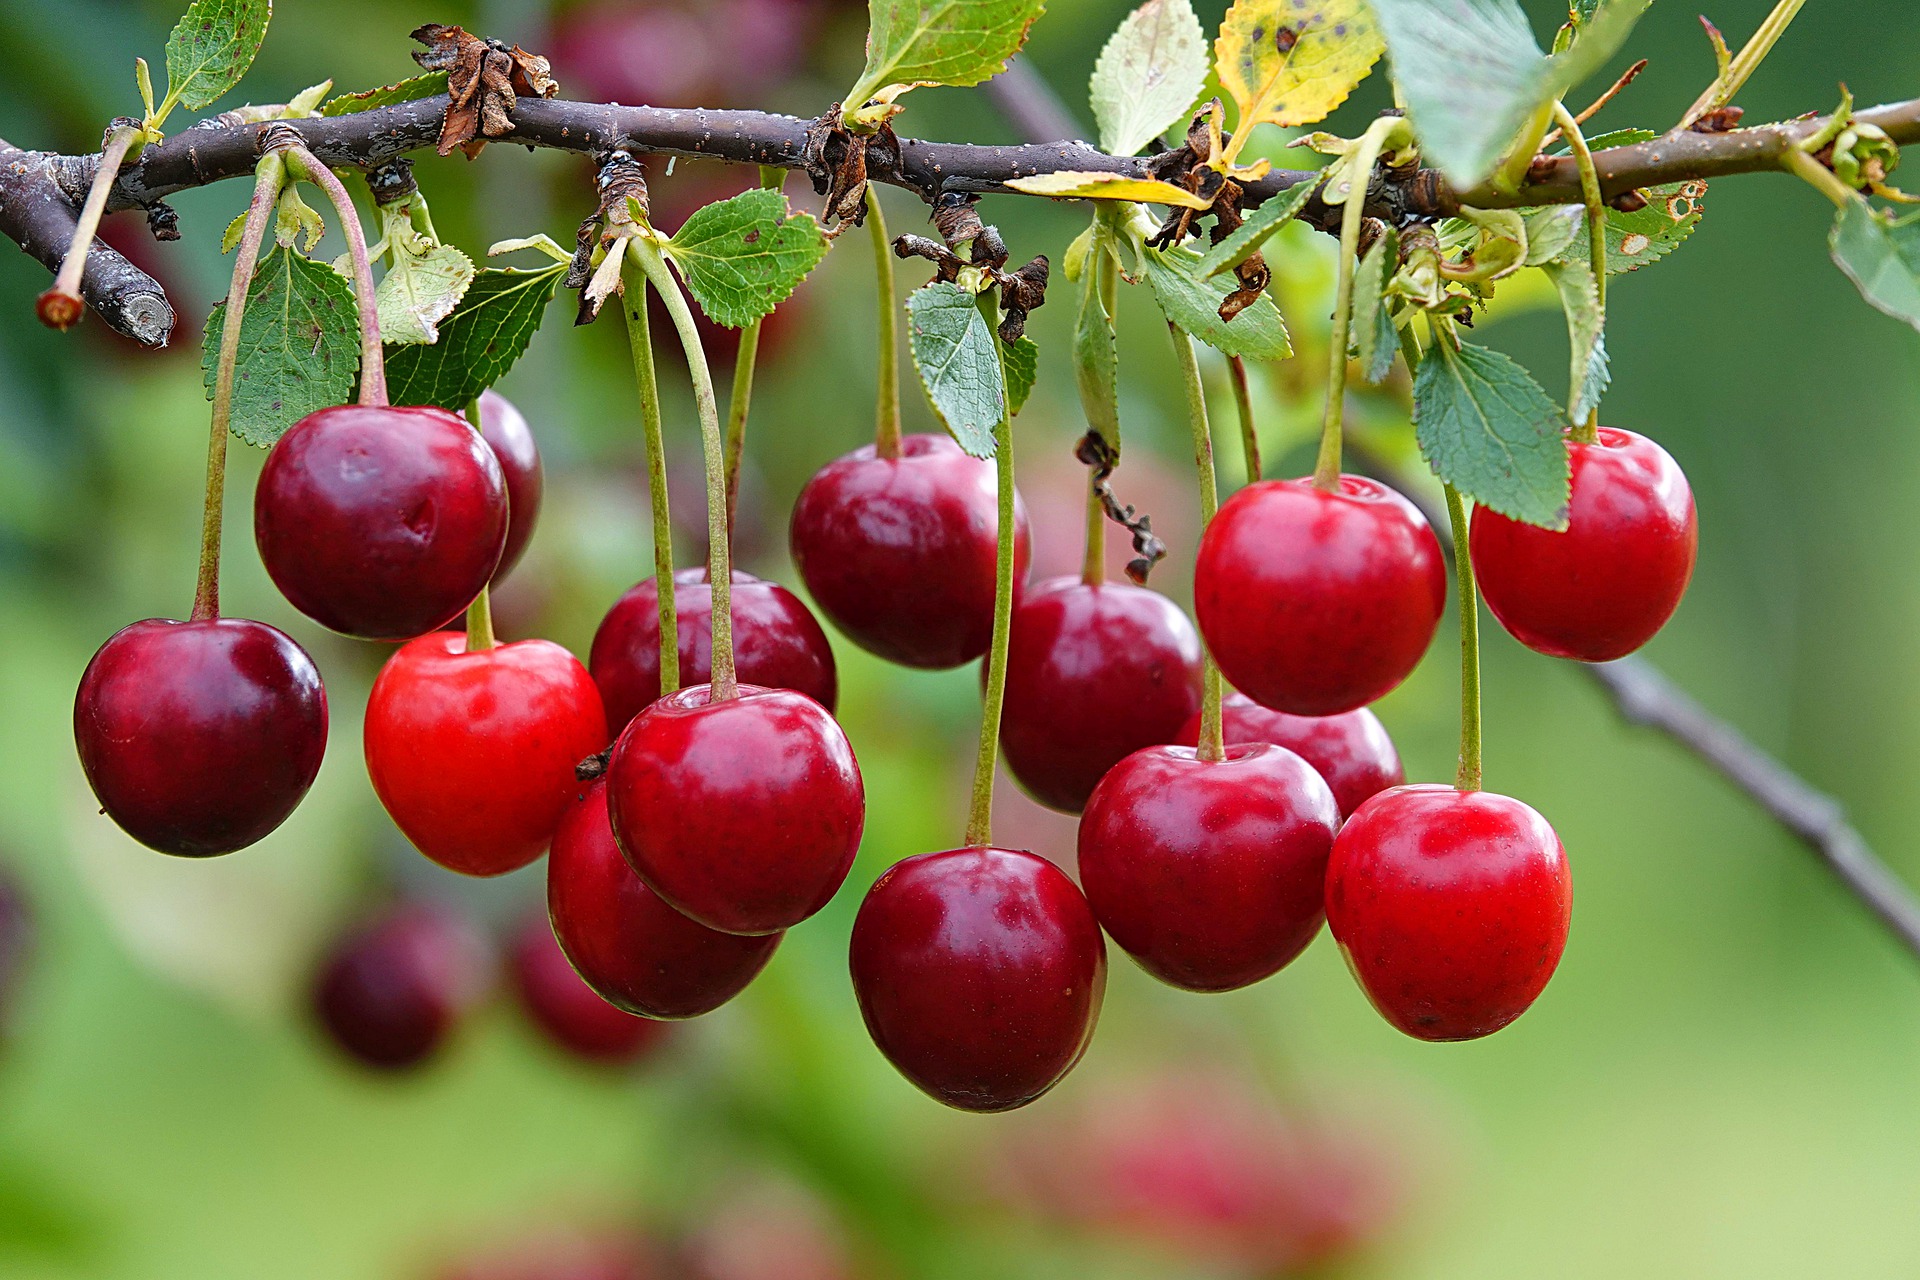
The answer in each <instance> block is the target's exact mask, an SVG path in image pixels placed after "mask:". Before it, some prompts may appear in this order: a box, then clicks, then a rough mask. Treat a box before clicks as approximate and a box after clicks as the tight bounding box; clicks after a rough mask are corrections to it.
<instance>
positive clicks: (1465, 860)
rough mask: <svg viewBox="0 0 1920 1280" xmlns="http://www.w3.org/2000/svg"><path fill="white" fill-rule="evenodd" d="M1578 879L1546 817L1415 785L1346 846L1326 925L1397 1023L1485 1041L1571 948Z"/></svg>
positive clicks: (1360, 816) (1366, 816) (1502, 801)
mask: <svg viewBox="0 0 1920 1280" xmlns="http://www.w3.org/2000/svg"><path fill="white" fill-rule="evenodd" d="M1572 916H1573V878H1572V874H1571V873H1570V872H1569V871H1568V869H1567V852H1566V850H1565V849H1563V848H1562V847H1561V846H1560V837H1558V836H1556V835H1555V834H1554V833H1553V828H1552V827H1550V826H1548V825H1547V820H1546V819H1545V818H1543V817H1541V816H1540V815H1539V814H1537V813H1535V812H1534V811H1533V810H1532V809H1530V808H1528V807H1527V806H1526V805H1524V804H1522V803H1520V801H1518V800H1514V799H1511V798H1509V797H1507V796H1502V795H1495V794H1493V793H1492V792H1487V791H1459V790H1456V789H1454V788H1453V787H1443V786H1430V785H1429V786H1412V787H1395V788H1393V789H1392V790H1391V791H1382V792H1381V793H1380V794H1379V795H1377V796H1375V797H1374V798H1373V799H1371V800H1369V801H1367V802H1366V803H1365V804H1363V805H1361V806H1360V809H1359V811H1358V812H1357V813H1355V814H1354V815H1353V817H1351V818H1349V819H1348V820H1347V825H1346V826H1344V827H1342V828H1341V829H1340V835H1339V837H1338V838H1337V839H1336V840H1335V841H1334V844H1333V859H1332V861H1331V863H1330V864H1329V865H1328V868H1327V923H1328V925H1329V926H1330V927H1331V928H1332V930H1333V936H1334V939H1335V940H1336V941H1337V942H1339V944H1340V950H1341V951H1342V952H1344V953H1345V954H1346V957H1347V967H1348V968H1350V969H1352V970H1353V975H1354V977H1355V978H1357V979H1359V982H1360V986H1361V988H1362V989H1364V990H1365V991H1366V993H1367V998H1368V999H1370V1000H1372V1001H1373V1006H1374V1008H1376V1009H1378V1010H1379V1011H1380V1015H1381V1016H1382V1017H1384V1018H1385V1019H1386V1020H1387V1021H1388V1022H1391V1023H1392V1024H1393V1025H1394V1026H1396V1027H1398V1028H1399V1029H1400V1030H1402V1031H1404V1032H1406V1033H1407V1034H1408V1035H1410V1036H1414V1037H1416V1038H1418V1039H1421V1040H1472V1039H1475V1038H1477V1037H1479V1036H1484V1035H1491V1034H1492V1033H1493V1032H1495V1031H1498V1030H1499V1029H1500V1028H1502V1027H1504V1026H1506V1025H1507V1024H1508V1023H1509V1022H1512V1021H1513V1020H1514V1019H1515V1018H1517V1017H1519V1016H1520V1015H1521V1014H1523V1013H1525V1012H1526V1010H1527V1006H1528V1005H1530V1004H1532V1003H1533V1001H1534V998H1535V997H1536V996H1538V995H1539V994H1540V992H1541V990H1542V989H1543V988H1544V987H1545V986H1546V985H1547V979H1549V978H1551V977H1552V976H1553V970H1554V966H1555V965H1557V964H1559V963H1560V953H1561V951H1562V950H1564V949H1565V948H1566V945H1567V926H1568V923H1569V922H1570V921H1571V919H1572Z"/></svg>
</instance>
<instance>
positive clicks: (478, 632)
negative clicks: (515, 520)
mask: <svg viewBox="0 0 1920 1280" xmlns="http://www.w3.org/2000/svg"><path fill="white" fill-rule="evenodd" d="M467 425H468V426H470V427H472V428H473V429H474V430H475V431H479V430H480V397H479V396H475V397H474V398H473V399H472V400H470V401H468V402H467ZM483 438H484V437H483ZM508 515H512V512H511V511H509V512H508ZM493 646H494V639H493V594H492V592H491V591H490V590H489V589H488V588H486V587H484V586H483V587H481V588H480V594H479V595H477V596H475V597H474V598H473V603H472V604H470V605H468V606H467V652H468V653H485V652H486V651H487V650H488V649H491V648H493Z"/></svg>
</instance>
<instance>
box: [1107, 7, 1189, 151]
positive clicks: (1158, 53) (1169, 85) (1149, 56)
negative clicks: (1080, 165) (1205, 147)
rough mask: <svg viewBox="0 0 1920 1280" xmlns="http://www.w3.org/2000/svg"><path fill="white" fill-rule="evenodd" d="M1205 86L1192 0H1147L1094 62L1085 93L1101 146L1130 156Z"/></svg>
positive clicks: (1183, 113) (1181, 117)
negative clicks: (1087, 95) (1088, 99)
mask: <svg viewBox="0 0 1920 1280" xmlns="http://www.w3.org/2000/svg"><path fill="white" fill-rule="evenodd" d="M1206 87H1207V37H1206V33H1205V32H1203V31H1202V30H1201V29H1200V19H1198V18H1196V17H1194V16H1193V4H1192V3H1191V0H1147V2H1146V3H1145V4H1143V5H1141V6H1140V7H1139V8H1138V9H1135V10H1134V11H1133V12H1132V13H1130V14H1128V15H1127V18H1126V21H1124V22H1122V23H1121V24H1120V29H1119V30H1117V31H1115V32H1114V33H1113V38H1112V39H1110V40H1108V41H1107V45H1106V48H1104V49H1102V50H1101V51H1100V60H1099V61H1098V62H1096V63H1094V64H1093V81H1092V83H1091V85H1090V86H1089V93H1090V97H1091V99H1092V104H1093V118H1094V120H1095V121H1097V122H1098V123H1099V125H1100V148H1101V150H1103V151H1108V152H1111V153H1112V154H1114V155H1117V156H1130V155H1133V154H1134V153H1135V152H1137V151H1139V150H1140V148H1142V147H1144V146H1146V145H1147V144H1148V143H1149V142H1152V141H1154V140H1156V139H1157V138H1159V136H1160V135H1161V134H1163V133H1165V132H1166V131H1167V130H1168V129H1170V128H1172V127H1173V126H1174V125H1176V124H1184V123H1185V122H1186V118H1187V113H1188V112H1189V111H1191V110H1192V109H1193V104H1194V103H1195V102H1197V101H1199V99H1200V95H1201V93H1203V92H1204V91H1205V90H1206Z"/></svg>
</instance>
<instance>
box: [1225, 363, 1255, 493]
mask: <svg viewBox="0 0 1920 1280" xmlns="http://www.w3.org/2000/svg"><path fill="white" fill-rule="evenodd" d="M1227 370H1228V371H1229V372H1230V373H1231V374H1232V375H1233V406H1234V408H1235V409H1237V410H1239V412H1240V454H1241V457H1242V458H1244V459H1245V460H1246V468H1247V483H1248V484H1252V483H1253V482H1254V481H1256V480H1258V479H1259V478H1260V433H1259V432H1258V431H1256V430H1255V429H1254V425H1253V393H1252V391H1251V390H1249V389H1248V387H1247V362H1246V361H1245V360H1242V359H1241V358H1240V357H1239V356H1228V357H1227Z"/></svg>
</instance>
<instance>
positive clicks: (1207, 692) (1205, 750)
mask: <svg viewBox="0 0 1920 1280" xmlns="http://www.w3.org/2000/svg"><path fill="white" fill-rule="evenodd" d="M1167 332H1168V333H1169V334H1171V335H1172V336H1173V354H1174V357H1175V359H1176V360H1177V361H1178V362H1179V365H1180V380H1181V382H1182V384H1183V385H1184V386H1185V387H1186V392H1187V424H1188V425H1189V426H1190V427H1192V428H1193V466H1194V470H1195V471H1197V472H1198V473H1199V475H1200V530H1201V532H1202V533H1205V532H1206V528H1207V526H1208V525H1210V524H1212V523H1213V517H1214V513H1215V512H1217V511H1219V509H1220V489H1219V485H1218V483H1217V482H1216V481H1215V479H1214V474H1213V427H1212V425H1211V424H1210V423H1209V422H1208V421H1207V389H1206V387H1205V386H1204V385H1203V384H1202V383H1201V381H1200V361H1199V360H1198V358H1196V357H1195V355H1194V351H1193V339H1192V338H1190V337H1188V336H1187V331H1186V330H1184V329H1182V328H1181V327H1180V326H1179V325H1177V324H1175V323H1173V321H1171V320H1169V321H1167ZM1335 465H1336V466H1337V465H1338V464H1337V463H1336V464H1335ZM1335 474H1336V476H1337V475H1338V472H1336V473H1335ZM1202 648H1203V650H1204V653H1203V657H1204V659H1205V662H1204V664H1203V665H1202V667H1201V685H1200V741H1199V745H1198V746H1197V747H1196V748H1195V750H1196V751H1197V752H1198V754H1199V757H1200V759H1202V760H1207V761H1220V760H1225V759H1226V758H1227V748H1226V743H1225V741H1224V737H1223V730H1222V727H1221V724H1220V696H1221V693H1220V666H1219V664H1218V663H1216V662H1215V661H1214V660H1213V650H1211V649H1208V648H1206V647H1205V645H1204V644H1203V645H1202Z"/></svg>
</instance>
